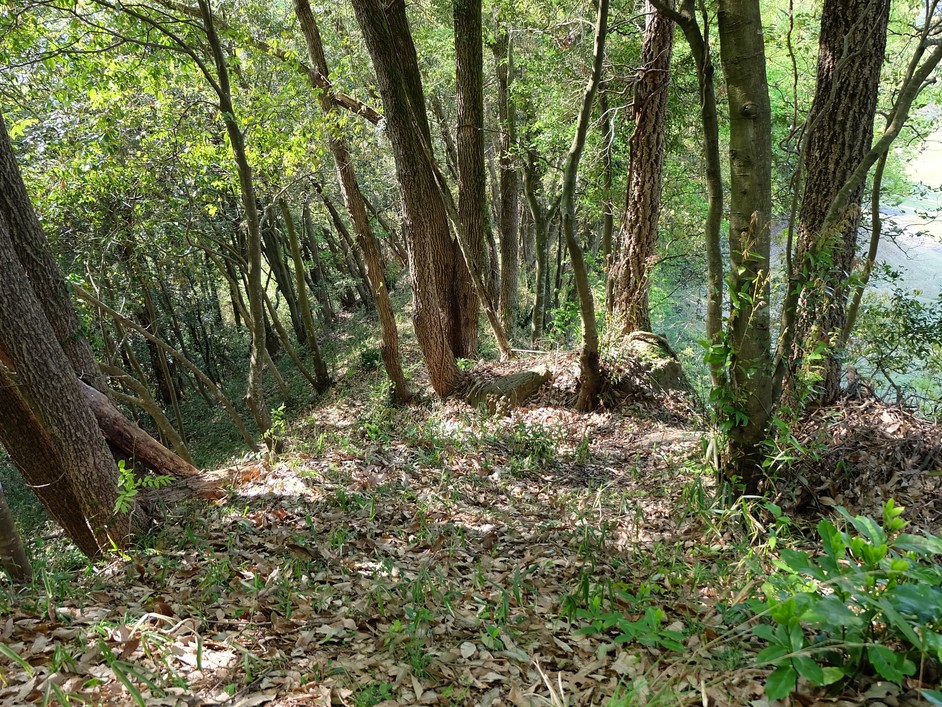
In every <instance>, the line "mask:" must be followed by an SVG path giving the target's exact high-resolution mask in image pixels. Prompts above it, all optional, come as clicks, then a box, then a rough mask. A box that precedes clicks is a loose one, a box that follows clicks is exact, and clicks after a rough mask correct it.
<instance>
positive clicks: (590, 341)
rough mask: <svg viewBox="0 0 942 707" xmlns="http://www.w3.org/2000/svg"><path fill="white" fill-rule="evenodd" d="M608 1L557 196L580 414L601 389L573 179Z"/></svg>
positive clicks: (602, 6)
mask: <svg viewBox="0 0 942 707" xmlns="http://www.w3.org/2000/svg"><path fill="white" fill-rule="evenodd" d="M608 5H609V3H608V0H599V3H598V14H597V17H596V22H595V42H594V48H593V52H592V70H591V73H590V75H589V80H588V82H587V83H586V87H585V93H584V94H583V96H582V105H581V107H580V109H579V117H578V118H577V120H576V132H575V134H574V135H573V137H572V144H571V145H570V147H569V152H568V153H567V154H566V162H565V165H564V167H563V186H562V193H561V195H560V205H559V208H560V212H561V214H562V226H563V235H564V236H565V239H566V247H567V248H568V250H569V257H570V258H571V259H572V271H573V277H574V279H575V281H576V291H577V292H578V294H579V313H580V315H581V317H582V353H581V356H580V361H579V365H580V371H581V377H582V378H581V380H580V383H579V398H578V400H577V401H576V407H577V408H578V409H579V410H581V411H588V410H592V409H593V408H594V407H595V406H596V404H597V402H598V394H599V391H600V390H601V388H602V374H601V371H600V367H599V330H598V324H597V323H596V317H595V299H594V298H593V296H592V288H591V287H590V285H589V273H588V268H587V266H586V262H585V253H584V251H583V248H582V244H581V243H579V240H578V237H577V235H576V178H577V176H578V173H579V161H580V160H581V158H582V151H583V149H584V148H585V140H586V135H587V134H588V131H589V122H590V120H591V117H592V104H593V102H594V101H595V92H596V90H597V89H598V86H599V81H600V79H601V76H602V61H603V59H604V57H605V38H606V36H607V34H608Z"/></svg>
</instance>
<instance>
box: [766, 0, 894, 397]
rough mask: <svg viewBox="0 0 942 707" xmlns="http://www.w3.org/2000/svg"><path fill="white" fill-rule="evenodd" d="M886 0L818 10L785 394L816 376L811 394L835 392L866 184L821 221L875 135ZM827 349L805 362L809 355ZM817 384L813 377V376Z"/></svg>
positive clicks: (848, 1) (835, 0)
mask: <svg viewBox="0 0 942 707" xmlns="http://www.w3.org/2000/svg"><path fill="white" fill-rule="evenodd" d="M889 14H890V3H889V0H827V1H826V2H825V3H824V9H823V10H822V13H821V34H820V39H819V49H818V70H817V86H816V89H815V97H814V102H813V103H812V105H811V111H810V112H809V114H808V121H807V123H806V126H807V127H806V134H805V136H804V141H805V144H804V146H803V149H802V153H803V155H804V156H805V160H804V167H805V171H806V177H805V191H804V197H803V199H802V202H801V210H800V213H799V217H798V234H797V242H796V253H795V258H794V262H795V263H796V266H795V272H794V273H793V274H792V277H793V281H794V285H793V286H794V287H798V288H800V289H801V296H800V298H799V301H798V304H797V312H796V315H795V317H794V327H795V331H794V334H793V339H792V342H793V343H792V349H791V352H790V357H789V358H790V361H789V375H788V376H787V377H786V379H785V399H786V400H787V401H789V402H790V403H792V404H796V403H799V399H800V398H802V397H804V396H803V393H802V391H801V390H800V388H801V387H802V386H803V385H808V384H809V383H812V381H809V380H808V378H809V376H810V377H811V378H813V379H820V389H819V390H817V391H816V392H815V393H814V394H813V395H812V398H813V399H815V400H816V401H817V402H819V403H825V404H826V403H829V402H832V401H833V400H835V399H836V398H837V396H838V394H839V393H840V376H841V365H840V353H841V352H840V351H839V350H838V342H839V338H840V334H841V332H842V330H843V329H844V324H845V322H846V309H845V308H846V304H847V293H848V277H849V275H850V271H851V268H852V262H853V259H854V257H855V255H856V253H857V228H858V225H859V221H860V213H861V212H860V200H861V197H862V196H863V189H864V183H863V182H861V183H860V184H859V185H858V186H857V187H856V188H855V189H854V191H853V193H852V194H851V196H850V204H851V206H850V208H848V209H847V211H846V214H845V216H844V218H843V219H842V221H841V228H840V229H838V230H836V231H834V232H825V231H824V230H823V228H824V221H825V218H826V217H827V212H828V209H829V208H830V205H831V202H832V201H833V199H834V197H835V196H836V195H837V192H838V190H840V188H841V187H842V186H843V185H844V182H845V181H846V180H847V178H848V177H849V176H850V174H851V173H852V172H853V170H854V168H855V167H856V166H857V165H858V164H859V163H860V162H861V160H862V159H863V157H864V155H866V154H867V152H868V150H869V149H870V144H871V142H872V140H873V119H874V114H875V112H876V107H877V90H878V88H879V85H880V69H881V67H882V65H883V58H884V54H885V51H886V31H887V22H888V20H889ZM822 348H826V349H827V352H826V354H825V357H824V359H823V360H822V361H820V362H819V361H814V362H811V363H809V362H808V361H807V359H806V355H807V354H809V353H815V352H817V353H821V351H820V349H822ZM813 383H815V384H816V383H817V381H816V380H815V381H813Z"/></svg>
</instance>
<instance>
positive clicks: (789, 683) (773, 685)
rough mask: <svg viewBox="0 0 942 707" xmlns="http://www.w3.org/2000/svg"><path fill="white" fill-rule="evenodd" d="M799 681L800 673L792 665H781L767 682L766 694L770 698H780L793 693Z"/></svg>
mask: <svg viewBox="0 0 942 707" xmlns="http://www.w3.org/2000/svg"><path fill="white" fill-rule="evenodd" d="M797 682H798V673H796V672H795V669H794V668H793V667H792V666H791V665H780V666H778V667H777V668H776V669H775V670H773V671H772V674H771V675H769V679H768V680H767V681H766V683H765V694H766V697H768V698H769V699H770V700H780V699H782V698H783V697H786V696H788V695H790V694H791V692H792V690H794V689H795V684H796V683H797Z"/></svg>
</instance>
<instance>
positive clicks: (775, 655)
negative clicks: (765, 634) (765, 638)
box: [756, 644, 791, 665]
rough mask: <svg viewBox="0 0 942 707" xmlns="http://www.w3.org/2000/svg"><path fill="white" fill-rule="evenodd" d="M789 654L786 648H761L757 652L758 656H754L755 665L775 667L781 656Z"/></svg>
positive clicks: (773, 646) (778, 646)
mask: <svg viewBox="0 0 942 707" xmlns="http://www.w3.org/2000/svg"><path fill="white" fill-rule="evenodd" d="M790 652H791V651H789V650H788V648H786V647H785V646H780V645H778V644H775V645H772V646H769V647H767V648H763V649H762V650H761V651H759V653H758V655H756V665H768V664H772V665H776V664H778V661H779V659H780V658H782V656H786V655H788V654H789V653H790Z"/></svg>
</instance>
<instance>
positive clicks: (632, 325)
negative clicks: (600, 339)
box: [610, 2, 674, 334]
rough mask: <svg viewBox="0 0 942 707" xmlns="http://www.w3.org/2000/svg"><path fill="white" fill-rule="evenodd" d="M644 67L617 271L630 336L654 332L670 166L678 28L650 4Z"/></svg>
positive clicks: (616, 307)
mask: <svg viewBox="0 0 942 707" xmlns="http://www.w3.org/2000/svg"><path fill="white" fill-rule="evenodd" d="M645 13H646V22H645V29H644V44H643V47H642V51H641V67H640V69H639V72H638V74H639V75H638V77H637V79H636V82H635V95H634V102H633V103H632V112H633V114H634V131H633V133H632V135H631V138H630V140H629V145H630V148H631V163H630V165H629V167H628V189H627V195H626V204H625V220H624V223H623V225H622V238H621V242H622V252H621V253H620V254H619V257H618V260H617V262H616V264H615V266H614V268H613V271H612V274H611V276H610V277H611V278H612V280H613V292H612V295H613V313H614V315H615V317H616V322H617V326H619V327H620V328H621V330H622V331H623V332H624V333H626V334H627V333H630V332H632V331H636V330H641V331H650V330H651V313H650V311H649V307H648V289H649V287H650V275H651V268H652V267H653V264H654V262H653V261H654V258H655V250H656V246H657V233H658V230H657V228H658V216H659V215H660V211H661V182H662V176H661V172H662V167H663V164H664V127H665V125H666V122H667V89H668V86H669V85H670V66H671V51H672V49H673V46H674V22H673V20H671V19H670V18H669V17H667V16H665V15H664V14H663V13H661V12H659V11H658V10H656V9H655V7H654V6H653V5H652V4H651V3H650V2H647V3H646V4H645Z"/></svg>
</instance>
